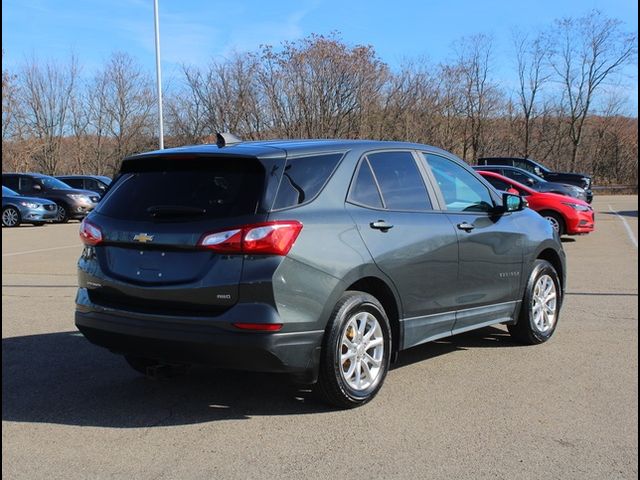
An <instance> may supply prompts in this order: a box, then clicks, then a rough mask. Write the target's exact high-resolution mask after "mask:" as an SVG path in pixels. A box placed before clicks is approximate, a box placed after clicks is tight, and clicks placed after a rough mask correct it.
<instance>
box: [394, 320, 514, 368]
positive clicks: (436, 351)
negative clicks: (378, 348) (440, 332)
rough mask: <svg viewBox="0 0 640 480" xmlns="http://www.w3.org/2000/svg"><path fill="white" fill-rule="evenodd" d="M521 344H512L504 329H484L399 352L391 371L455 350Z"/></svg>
mask: <svg viewBox="0 0 640 480" xmlns="http://www.w3.org/2000/svg"><path fill="white" fill-rule="evenodd" d="M521 346H522V344H520V343H517V342H514V341H513V340H512V339H511V335H509V332H508V331H507V330H506V327H504V329H501V328H497V327H486V328H482V329H480V330H474V331H472V332H467V333H461V334H459V335H455V336H453V337H449V338H443V339H441V340H436V341H434V342H429V343H425V344H422V345H418V346H416V347H412V348H409V349H408V350H404V351H402V352H400V355H399V356H398V361H397V362H396V363H394V364H393V365H392V366H391V369H392V370H394V369H396V368H402V367H405V366H407V365H411V364H413V363H417V362H422V361H423V360H428V359H430V358H435V357H437V356H440V355H445V354H447V353H451V352H455V351H457V350H471V349H474V348H502V347H521Z"/></svg>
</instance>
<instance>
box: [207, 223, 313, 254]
mask: <svg viewBox="0 0 640 480" xmlns="http://www.w3.org/2000/svg"><path fill="white" fill-rule="evenodd" d="M300 230H302V224H301V223H300V222H296V221H295V220H291V221H289V220H287V221H276V222H266V223H257V224H254V225H245V226H242V227H237V228H234V229H230V230H224V231H220V232H211V233H206V234H204V235H203V236H202V238H201V239H200V241H199V242H198V246H200V247H204V248H207V249H209V250H213V251H216V252H219V253H238V254H245V253H246V254H261V255H286V254H287V253H289V250H291V247H292V246H293V244H294V242H295V241H296V239H297V238H298V234H299V233H300Z"/></svg>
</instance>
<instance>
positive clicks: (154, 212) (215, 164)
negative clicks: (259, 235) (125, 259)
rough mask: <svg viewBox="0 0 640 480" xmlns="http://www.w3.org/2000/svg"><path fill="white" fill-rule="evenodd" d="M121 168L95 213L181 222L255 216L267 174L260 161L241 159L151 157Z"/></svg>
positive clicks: (136, 218)
mask: <svg viewBox="0 0 640 480" xmlns="http://www.w3.org/2000/svg"><path fill="white" fill-rule="evenodd" d="M146 160H148V161H146ZM125 163H127V162H125ZM123 170H124V172H125V173H123V174H122V175H121V176H120V177H119V178H118V180H117V182H116V183H115V184H114V185H113V187H112V188H111V189H110V190H109V192H108V193H107V195H106V196H105V197H104V199H103V200H102V201H101V202H100V204H99V206H98V208H97V211H98V212H99V213H101V214H103V215H108V216H110V217H115V218H121V219H127V220H158V221H181V220H193V219H205V218H222V217H233V216H241V215H248V214H253V213H255V212H256V210H257V208H258V205H259V202H260V198H261V196H262V191H263V186H264V176H265V172H264V168H263V167H262V165H261V164H260V163H259V162H258V161H256V160H252V159H239V158H234V159H211V158H204V159H195V160H187V159H180V160H166V159H162V158H151V159H144V160H143V161H140V162H136V161H133V162H132V163H128V164H127V165H126V166H123Z"/></svg>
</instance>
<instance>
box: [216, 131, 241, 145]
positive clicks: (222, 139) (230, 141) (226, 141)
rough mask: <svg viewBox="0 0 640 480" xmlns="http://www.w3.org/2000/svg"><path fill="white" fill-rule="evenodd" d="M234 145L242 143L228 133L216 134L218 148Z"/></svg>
mask: <svg viewBox="0 0 640 480" xmlns="http://www.w3.org/2000/svg"><path fill="white" fill-rule="evenodd" d="M236 143H242V140H241V139H240V138H238V137H236V136H235V135H234V134H232V133H229V132H216V145H217V146H218V148H222V147H226V146H227V145H235V144H236Z"/></svg>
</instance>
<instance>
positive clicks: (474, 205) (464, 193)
mask: <svg viewBox="0 0 640 480" xmlns="http://www.w3.org/2000/svg"><path fill="white" fill-rule="evenodd" d="M425 156H426V158H427V162H428V163H429V167H431V172H432V173H433V176H434V177H435V179H436V182H438V185H439V187H440V191H441V192H442V196H443V197H444V202H445V204H446V206H447V210H450V211H453V212H488V211H490V210H491V209H492V208H493V206H494V205H493V199H492V198H491V194H490V193H489V190H488V189H487V187H485V186H484V185H483V183H482V182H481V181H480V180H478V178H476V176H475V175H473V174H472V173H471V172H469V171H468V170H466V169H465V168H464V167H462V166H461V165H458V164H457V163H455V162H453V161H452V160H449V159H447V158H444V157H441V156H439V155H432V154H429V153H426V154H425Z"/></svg>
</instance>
